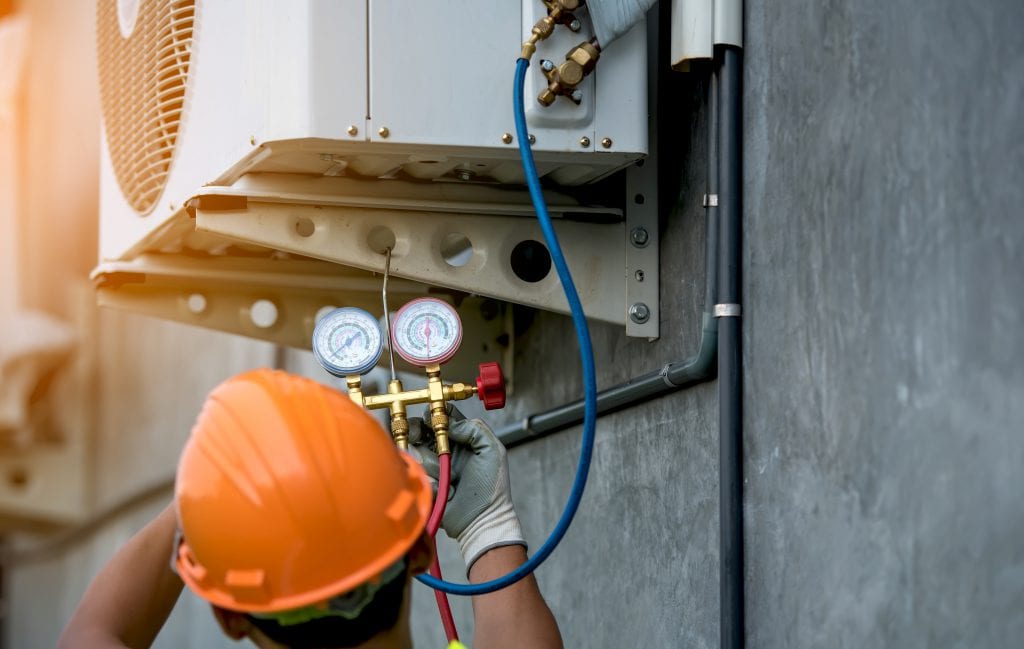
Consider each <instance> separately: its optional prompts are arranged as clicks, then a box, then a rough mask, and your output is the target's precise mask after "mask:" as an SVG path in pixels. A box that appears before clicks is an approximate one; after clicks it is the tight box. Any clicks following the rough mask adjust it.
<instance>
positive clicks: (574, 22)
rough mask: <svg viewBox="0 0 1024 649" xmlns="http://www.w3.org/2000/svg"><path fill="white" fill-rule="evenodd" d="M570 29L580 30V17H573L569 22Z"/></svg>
mask: <svg viewBox="0 0 1024 649" xmlns="http://www.w3.org/2000/svg"><path fill="white" fill-rule="evenodd" d="M569 29H570V30H572V31H574V32H578V31H579V30H580V19H579V18H573V19H572V22H570V23H569Z"/></svg>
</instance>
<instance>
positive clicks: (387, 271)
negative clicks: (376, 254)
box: [381, 246, 398, 381]
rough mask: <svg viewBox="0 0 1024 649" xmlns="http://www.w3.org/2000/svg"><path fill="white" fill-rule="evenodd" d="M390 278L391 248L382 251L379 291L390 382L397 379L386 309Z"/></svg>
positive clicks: (393, 348) (389, 311) (389, 313)
mask: <svg viewBox="0 0 1024 649" xmlns="http://www.w3.org/2000/svg"><path fill="white" fill-rule="evenodd" d="M389 277H391V247H390V246H389V247H388V248H387V249H386V250H385V251H384V287H383V288H382V289H381V299H382V300H383V302H384V329H385V331H384V334H385V335H386V336H387V337H388V362H389V363H390V364H391V380H392V381H394V380H395V379H397V378H398V377H397V376H396V375H395V345H394V342H393V341H392V340H391V310H390V309H388V278H389Z"/></svg>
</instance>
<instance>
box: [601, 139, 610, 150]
mask: <svg viewBox="0 0 1024 649" xmlns="http://www.w3.org/2000/svg"><path fill="white" fill-rule="evenodd" d="M601 146H603V147H604V148H606V149H610V148H612V139H611V138H610V137H606V138H603V139H602V140H601Z"/></svg>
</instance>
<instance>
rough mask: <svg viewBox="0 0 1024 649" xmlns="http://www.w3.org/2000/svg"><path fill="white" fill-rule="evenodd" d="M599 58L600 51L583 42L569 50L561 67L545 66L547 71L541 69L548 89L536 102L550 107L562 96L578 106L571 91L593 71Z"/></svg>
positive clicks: (543, 91)
mask: <svg viewBox="0 0 1024 649" xmlns="http://www.w3.org/2000/svg"><path fill="white" fill-rule="evenodd" d="M599 58H601V50H600V49H598V47H597V46H596V45H595V44H594V43H592V42H590V41H584V42H582V43H580V44H579V45H577V46H576V47H574V48H572V49H571V50H569V52H568V53H567V54H566V55H565V61H564V62H562V64H561V65H559V66H557V67H555V66H547V68H548V69H544V67H542V68H541V69H542V71H543V72H544V76H545V77H546V78H547V80H548V87H547V88H545V89H544V90H542V91H541V92H540V94H539V95H537V101H538V102H540V104H541V106H550V105H551V104H553V103H554V102H555V99H557V98H558V96H559V95H563V96H565V97H568V98H569V99H570V100H572V101H573V103H576V104H579V103H580V98H579V96H578V94H577V93H574V92H573V91H574V90H576V87H577V86H579V85H580V83H582V82H583V79H584V78H585V77H586V76H587V75H588V74H590V73H591V72H593V71H594V68H595V67H596V66H597V60H598V59H599Z"/></svg>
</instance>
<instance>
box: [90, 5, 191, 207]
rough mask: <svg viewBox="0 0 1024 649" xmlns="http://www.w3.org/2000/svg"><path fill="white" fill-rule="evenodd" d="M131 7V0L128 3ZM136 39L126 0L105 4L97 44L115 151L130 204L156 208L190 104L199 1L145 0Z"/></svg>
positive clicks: (105, 111)
mask: <svg viewBox="0 0 1024 649" xmlns="http://www.w3.org/2000/svg"><path fill="white" fill-rule="evenodd" d="M121 3H122V4H123V3H124V0H121ZM138 5H139V6H138V14H137V17H136V20H135V25H134V29H133V30H132V32H131V35H130V36H128V37H127V38H125V37H124V36H123V35H122V32H121V26H120V23H119V20H118V0H99V3H98V8H97V15H96V39H97V50H98V57H99V77H100V99H101V101H102V106H103V122H104V126H105V129H106V134H107V148H108V150H109V151H110V159H111V162H112V163H113V166H114V174H115V176H116V177H117V182H118V184H119V185H120V187H121V192H122V193H123V194H124V197H125V199H126V200H127V201H128V204H129V205H131V206H132V208H134V209H135V211H136V212H138V213H139V214H140V215H145V214H148V213H150V212H151V211H152V210H153V207H154V206H155V205H156V202H157V200H158V199H159V198H160V194H161V193H162V192H163V190H164V187H165V186H166V185H167V177H168V174H169V173H170V170H171V162H172V160H173V158H174V148H175V143H176V142H177V139H178V129H179V127H180V125H181V119H182V113H183V110H184V107H185V90H186V86H187V82H188V71H189V64H190V62H191V52H192V29H193V26H194V24H195V13H196V12H195V0H139V2H138Z"/></svg>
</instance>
